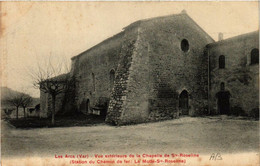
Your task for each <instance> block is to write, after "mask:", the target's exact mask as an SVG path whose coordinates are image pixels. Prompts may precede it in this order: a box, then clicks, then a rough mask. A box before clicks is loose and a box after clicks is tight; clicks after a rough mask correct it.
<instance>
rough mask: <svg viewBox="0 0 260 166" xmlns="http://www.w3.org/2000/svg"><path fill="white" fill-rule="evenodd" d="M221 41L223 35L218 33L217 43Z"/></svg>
mask: <svg viewBox="0 0 260 166" xmlns="http://www.w3.org/2000/svg"><path fill="white" fill-rule="evenodd" d="M221 40H223V33H221V32H219V33H218V41H221Z"/></svg>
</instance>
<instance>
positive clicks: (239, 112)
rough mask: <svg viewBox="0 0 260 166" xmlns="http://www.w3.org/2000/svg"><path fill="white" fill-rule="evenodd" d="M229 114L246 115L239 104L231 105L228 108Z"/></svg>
mask: <svg viewBox="0 0 260 166" xmlns="http://www.w3.org/2000/svg"><path fill="white" fill-rule="evenodd" d="M230 114H231V115H235V116H245V115H246V114H245V111H244V110H243V109H242V108H241V107H239V106H235V107H232V108H231V110H230Z"/></svg>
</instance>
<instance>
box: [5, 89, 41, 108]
mask: <svg viewBox="0 0 260 166" xmlns="http://www.w3.org/2000/svg"><path fill="white" fill-rule="evenodd" d="M0 92H1V106H2V107H12V106H10V105H9V104H8V103H6V99H8V98H9V97H11V96H13V95H19V94H23V93H22V92H18V91H15V90H12V89H11V88H8V87H0ZM37 104H40V98H33V102H32V104H31V105H30V107H34V106H35V105H37Z"/></svg>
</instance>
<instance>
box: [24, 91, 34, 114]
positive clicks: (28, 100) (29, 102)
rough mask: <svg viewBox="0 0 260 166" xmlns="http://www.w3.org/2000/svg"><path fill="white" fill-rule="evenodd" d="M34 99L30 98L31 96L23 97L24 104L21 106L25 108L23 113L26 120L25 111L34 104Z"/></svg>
mask: <svg viewBox="0 0 260 166" xmlns="http://www.w3.org/2000/svg"><path fill="white" fill-rule="evenodd" d="M32 101H33V99H32V97H31V96H29V95H24V96H23V99H22V102H21V106H22V107H23V113H24V118H26V115H25V109H26V108H27V107H28V106H29V105H30V104H32Z"/></svg>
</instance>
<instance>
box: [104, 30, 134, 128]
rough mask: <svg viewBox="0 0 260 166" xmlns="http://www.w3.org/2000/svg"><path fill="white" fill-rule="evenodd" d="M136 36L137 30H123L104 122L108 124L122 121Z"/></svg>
mask: <svg viewBox="0 0 260 166" xmlns="http://www.w3.org/2000/svg"><path fill="white" fill-rule="evenodd" d="M137 36H138V28H136V27H132V28H129V29H127V30H125V35H124V38H123V42H122V48H121V52H120V58H119V59H120V60H119V62H118V67H117V71H116V74H115V85H114V88H113V91H112V96H111V100H110V102H109V110H108V114H107V117H106V122H108V123H112V124H115V125H120V124H122V123H123V121H124V120H123V121H122V117H123V116H124V112H125V111H126V105H127V103H128V102H129V100H128V99H127V95H128V94H129V93H131V91H129V90H128V86H129V85H128V84H129V73H130V69H131V68H132V65H133V60H132V59H133V54H135V52H136V42H137ZM136 90H138V89H136ZM136 90H134V91H136ZM125 118H127V119H128V116H124V119H125ZM129 118H130V117H129ZM129 120H130V119H129Z"/></svg>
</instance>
